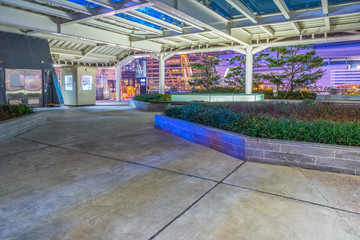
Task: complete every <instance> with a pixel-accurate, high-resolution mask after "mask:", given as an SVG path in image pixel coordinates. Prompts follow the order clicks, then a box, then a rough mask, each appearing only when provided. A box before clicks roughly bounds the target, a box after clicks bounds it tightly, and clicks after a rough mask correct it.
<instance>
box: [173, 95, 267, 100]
mask: <svg viewBox="0 0 360 240" xmlns="http://www.w3.org/2000/svg"><path fill="white" fill-rule="evenodd" d="M263 100H264V94H240V93H229V94H227V93H223V94H217V93H210V94H171V101H176V102H194V101H204V102H256V101H263Z"/></svg>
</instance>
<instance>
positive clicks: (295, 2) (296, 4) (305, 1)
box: [285, 0, 321, 11]
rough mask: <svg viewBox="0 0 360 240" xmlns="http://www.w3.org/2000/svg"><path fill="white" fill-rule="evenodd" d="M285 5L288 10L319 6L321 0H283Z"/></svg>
mask: <svg viewBox="0 0 360 240" xmlns="http://www.w3.org/2000/svg"><path fill="white" fill-rule="evenodd" d="M285 3H286V5H287V6H288V8H289V9H290V11H296V10H299V9H306V8H314V7H321V0H301V1H299V0H285Z"/></svg>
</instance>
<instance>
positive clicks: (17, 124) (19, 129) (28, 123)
mask: <svg viewBox="0 0 360 240" xmlns="http://www.w3.org/2000/svg"><path fill="white" fill-rule="evenodd" d="M45 122H46V115H45V113H43V112H37V113H32V114H28V115H25V116H22V117H17V118H13V119H9V120H5V121H1V122H0V142H1V141H4V140H6V139H9V138H11V137H14V136H17V135H19V134H22V133H24V132H27V131H29V130H31V129H34V128H36V127H39V126H41V125H43V124H44V123H45Z"/></svg>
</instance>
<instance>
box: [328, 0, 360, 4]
mask: <svg viewBox="0 0 360 240" xmlns="http://www.w3.org/2000/svg"><path fill="white" fill-rule="evenodd" d="M328 1H329V5H335V4H341V3H349V2H360V1H354V0H328Z"/></svg>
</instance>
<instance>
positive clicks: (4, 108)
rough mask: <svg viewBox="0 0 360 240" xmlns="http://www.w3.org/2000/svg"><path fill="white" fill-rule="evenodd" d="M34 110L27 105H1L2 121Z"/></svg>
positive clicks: (0, 118) (0, 116)
mask: <svg viewBox="0 0 360 240" xmlns="http://www.w3.org/2000/svg"><path fill="white" fill-rule="evenodd" d="M31 113H33V110H32V109H31V108H29V107H28V106H25V105H21V104H20V105H10V104H4V105H0V121H4V120H7V119H11V118H15V117H20V116H23V115H27V114H31Z"/></svg>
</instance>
